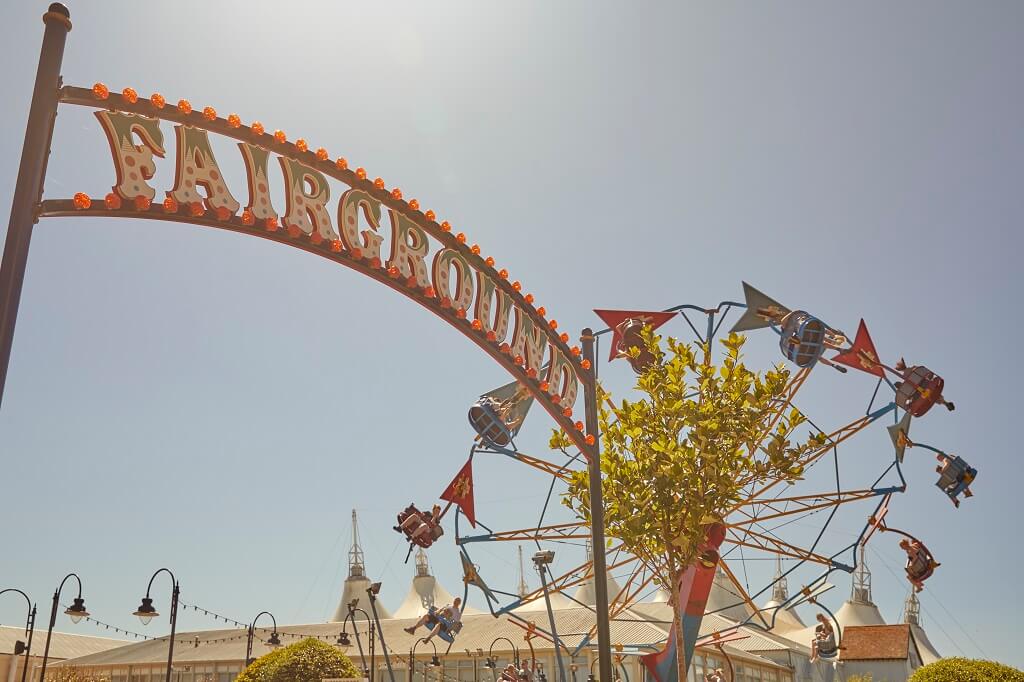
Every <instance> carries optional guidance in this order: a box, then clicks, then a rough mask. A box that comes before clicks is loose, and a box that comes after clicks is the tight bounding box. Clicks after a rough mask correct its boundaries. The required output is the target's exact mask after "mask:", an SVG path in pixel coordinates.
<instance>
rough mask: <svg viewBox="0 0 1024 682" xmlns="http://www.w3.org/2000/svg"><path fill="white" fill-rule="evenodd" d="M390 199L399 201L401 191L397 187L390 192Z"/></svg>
mask: <svg viewBox="0 0 1024 682" xmlns="http://www.w3.org/2000/svg"><path fill="white" fill-rule="evenodd" d="M391 198H393V199H401V198H402V190H400V189H398V188H397V187H396V188H394V189H393V190H391Z"/></svg>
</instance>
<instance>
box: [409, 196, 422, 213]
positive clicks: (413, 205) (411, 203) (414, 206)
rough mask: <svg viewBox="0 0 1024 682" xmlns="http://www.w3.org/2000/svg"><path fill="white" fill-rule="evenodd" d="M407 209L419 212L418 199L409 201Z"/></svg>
mask: <svg viewBox="0 0 1024 682" xmlns="http://www.w3.org/2000/svg"><path fill="white" fill-rule="evenodd" d="M409 208H411V209H412V210H414V211H418V210H420V201H419V199H410V200H409Z"/></svg>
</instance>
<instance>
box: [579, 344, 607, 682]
mask: <svg viewBox="0 0 1024 682" xmlns="http://www.w3.org/2000/svg"><path fill="white" fill-rule="evenodd" d="M580 341H581V342H582V345H583V357H584V359H586V360H589V361H590V368H591V369H590V371H589V372H588V373H587V374H585V375H584V376H583V377H582V379H583V400H584V403H585V408H586V427H587V433H588V434H593V436H594V439H595V440H594V444H593V445H592V446H591V450H590V452H591V459H590V462H589V470H590V471H589V473H590V539H591V544H592V545H593V548H594V601H595V604H594V611H595V612H596V615H597V656H598V671H599V673H600V677H599V678H598V679H599V681H600V682H612V680H613V679H614V678H613V677H612V643H611V639H612V637H611V626H610V624H609V620H608V580H607V575H608V569H607V564H606V562H605V554H604V550H605V546H604V544H605V543H604V501H603V499H602V493H601V441H600V439H599V438H598V423H597V376H596V373H595V372H596V369H597V360H596V358H595V357H594V332H593V330H591V329H590V328H589V327H587V328H586V329H584V330H583V335H582V336H581V337H580Z"/></svg>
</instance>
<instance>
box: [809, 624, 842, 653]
mask: <svg viewBox="0 0 1024 682" xmlns="http://www.w3.org/2000/svg"><path fill="white" fill-rule="evenodd" d="M817 619H818V626H817V627H816V628H814V640H813V641H812V642H811V658H810V661H811V663H813V662H815V661H816V660H818V657H819V656H822V655H824V656H831V655H832V654H834V653H835V652H836V632H835V630H834V629H833V628H832V624H831V623H829V622H828V618H827V617H826V616H825V614H823V613H819V614H818V615H817Z"/></svg>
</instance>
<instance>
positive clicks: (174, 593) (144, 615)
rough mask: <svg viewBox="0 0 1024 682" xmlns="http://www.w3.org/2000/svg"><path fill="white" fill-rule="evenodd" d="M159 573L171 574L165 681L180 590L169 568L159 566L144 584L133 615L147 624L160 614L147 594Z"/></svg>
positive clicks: (176, 619) (172, 650)
mask: <svg viewBox="0 0 1024 682" xmlns="http://www.w3.org/2000/svg"><path fill="white" fill-rule="evenodd" d="M161 573H166V574H167V575H169V576H171V585H172V587H171V637H170V639H169V640H168V642H169V644H168V646H167V672H166V675H165V677H164V680H165V682H171V664H172V662H173V661H174V630H175V628H176V627H177V625H178V594H179V592H180V585H179V584H178V579H177V578H175V577H174V574H173V573H171V571H170V569H167V568H161V569H159V570H157V572H156V573H154V574H153V576H152V577H151V578H150V579H149V585H147V586H146V596H145V597H143V598H142V604H141V605H140V606H139V608H138V609H136V610H135V613H133V614H132V615H133V616H138V617H139V620H140V621H142V624H143V625H149V621H151V620H153V619H154V618H156V617H157V616H159V615H160V614H159V613H157V610H156V608H154V606H153V599H152V598H151V597H150V596H149V592H150V590H152V589H153V581H154V580H156V577H157V576H158V575H160V574H161Z"/></svg>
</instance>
